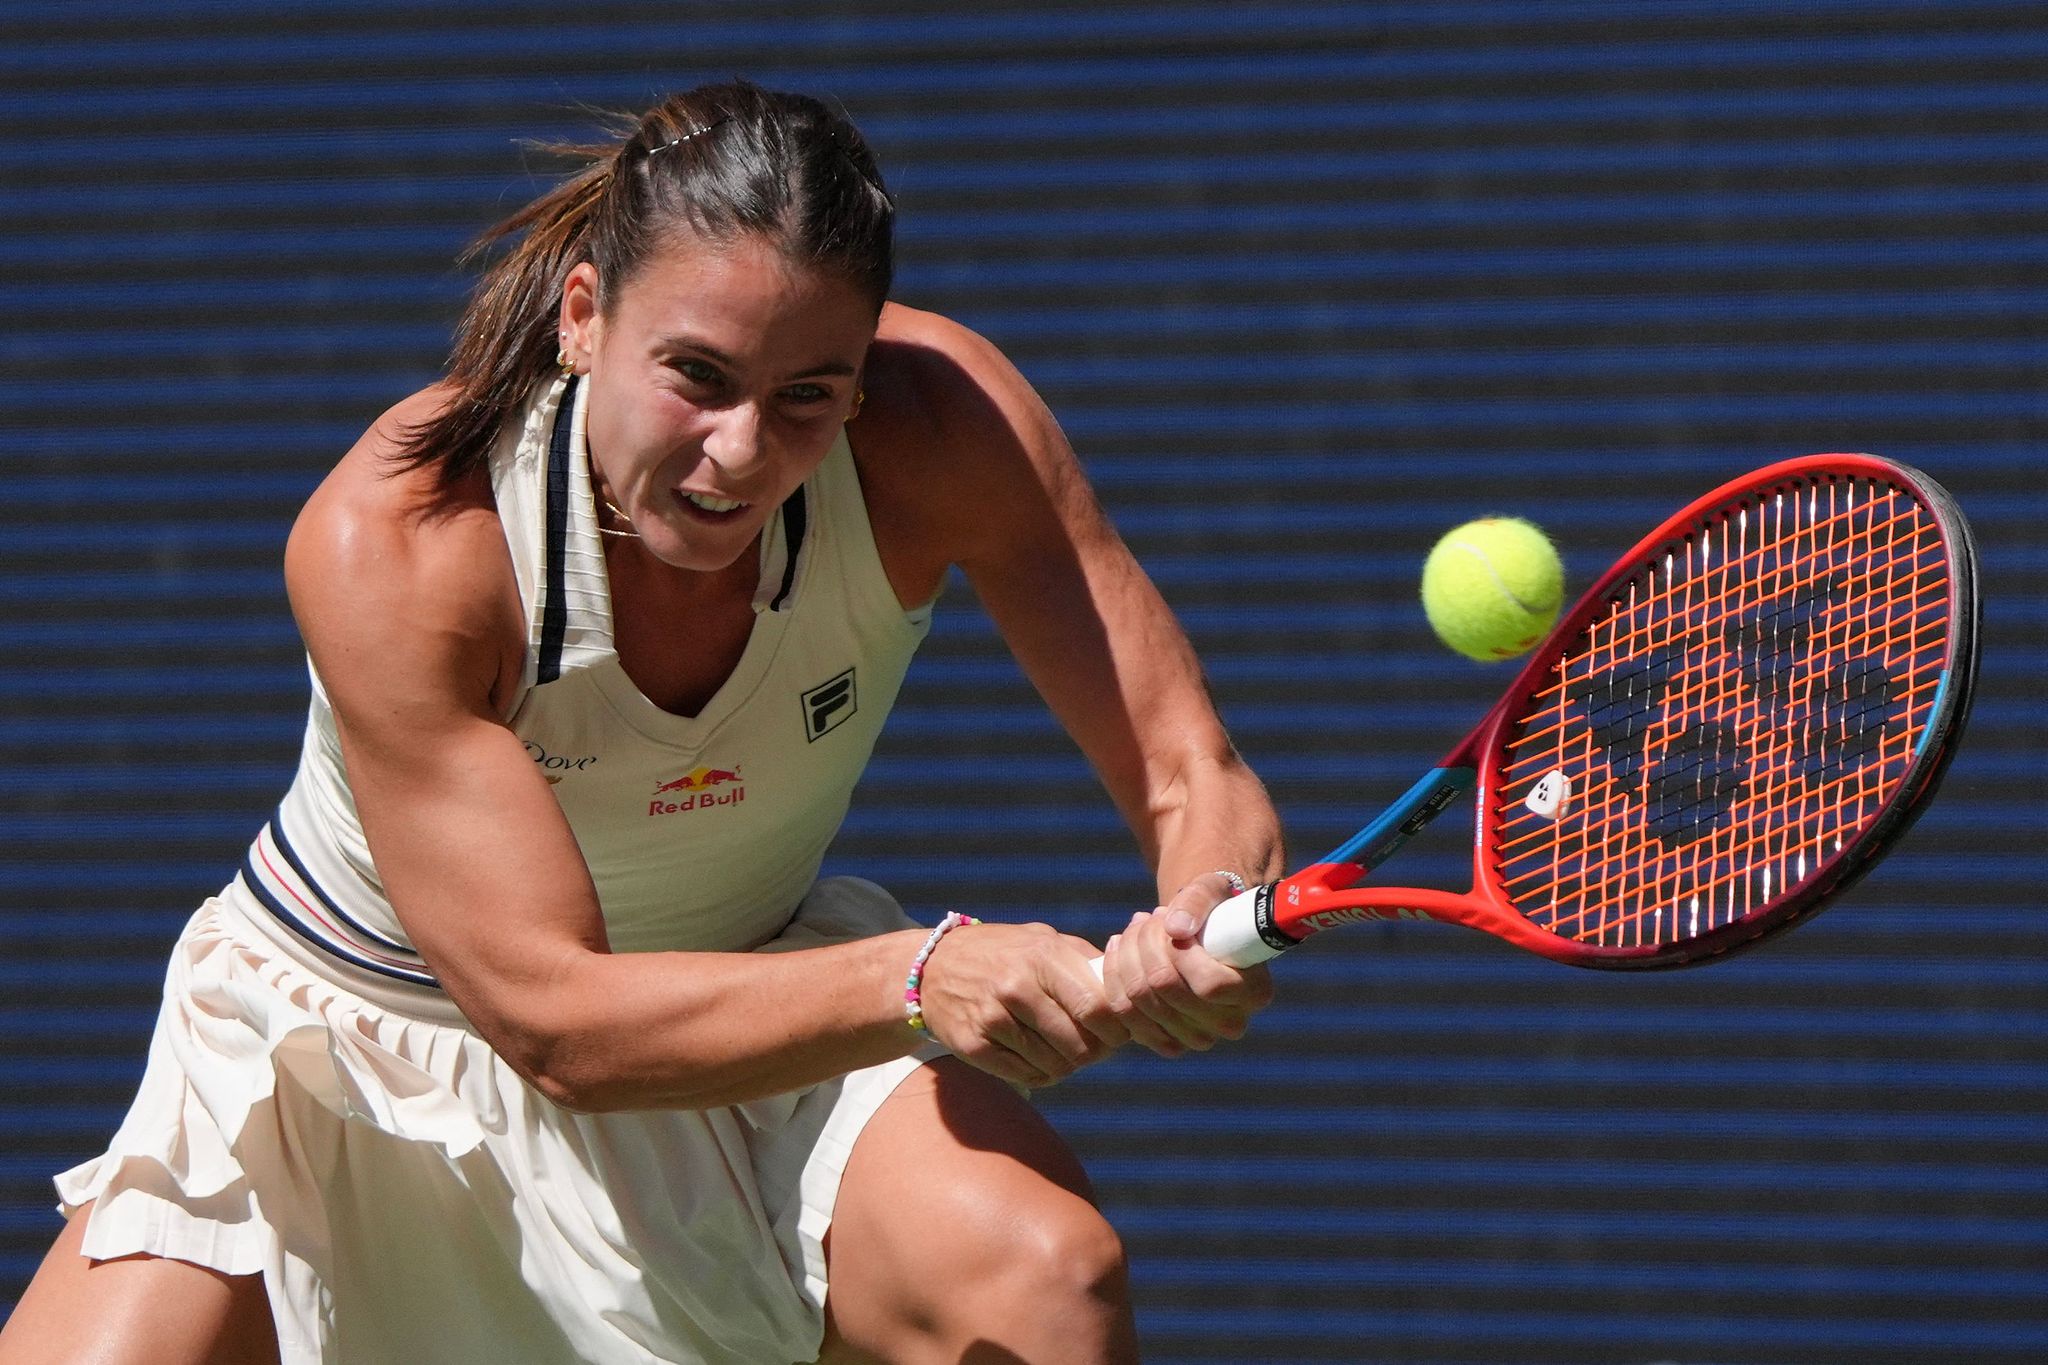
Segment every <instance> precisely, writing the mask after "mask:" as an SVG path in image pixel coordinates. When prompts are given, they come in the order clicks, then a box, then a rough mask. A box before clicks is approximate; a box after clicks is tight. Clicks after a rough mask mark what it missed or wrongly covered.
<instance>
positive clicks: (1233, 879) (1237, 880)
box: [1209, 867, 1245, 896]
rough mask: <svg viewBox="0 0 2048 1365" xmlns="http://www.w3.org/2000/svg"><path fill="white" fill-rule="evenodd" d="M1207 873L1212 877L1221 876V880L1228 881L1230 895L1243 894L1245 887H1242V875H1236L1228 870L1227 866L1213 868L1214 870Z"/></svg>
mask: <svg viewBox="0 0 2048 1365" xmlns="http://www.w3.org/2000/svg"><path fill="white" fill-rule="evenodd" d="M1209 875H1210V876H1212V877H1221V878H1223V880H1225V881H1227V882H1229V883H1230V894H1231V895H1233V896H1242V895H1243V894H1244V890H1245V887H1244V878H1242V877H1240V876H1238V875H1237V874H1236V873H1235V872H1232V871H1231V870H1230V869H1229V868H1227V867H1219V868H1217V869H1216V870H1215V871H1214V872H1212V873H1210V874H1209Z"/></svg>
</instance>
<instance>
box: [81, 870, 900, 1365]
mask: <svg viewBox="0 0 2048 1365" xmlns="http://www.w3.org/2000/svg"><path fill="white" fill-rule="evenodd" d="M246 896H247V893H246V892H243V891H241V890H240V889H239V888H236V887H231V888H230V889H229V891H228V892H225V893H223V894H222V895H221V896H219V897H216V898H214V899H212V900H209V901H208V902H207V903H206V904H205V905H204V906H202V907H201V908H200V910H199V912H198V913H197V914H196V915H194V916H193V918H192V920H191V922H190V923H189V924H188V925H187V926H186V928H185V931H184V933H183V934H182V935H181V936H180V938H179V940H178V943H177V946H176V948H175V950H174V951H173V954H172V957H171V965H170V972H169V975H168V978H167V980H166V982H165V988H164V1004H163V1010H162V1013H161V1014H160V1016H159V1018H158V1021H157V1028H156V1034H155V1036H154V1038H153V1039H152V1040H151V1042H150V1050H149V1064H148V1069H147V1071H146V1072H145V1074H144V1076H143V1080H142V1086H141V1089H140V1091H139V1092H138V1093H137V1095H136V1098H135V1103H134V1106H133V1107H132V1108H131V1109H130V1110H129V1112H128V1116H127V1118H126V1120H125V1121H124V1122H123V1123H122V1125H121V1128H120V1131H119V1132H117V1133H116V1134H115V1136H114V1139H113V1142H112V1143H111V1144H110V1146H109V1147H108V1149H107V1151H106V1153H105V1154H104V1155H102V1156H100V1157H97V1158H95V1159H94V1160H92V1161H88V1162H86V1163H85V1164H84V1165H82V1166H78V1167H75V1168H74V1169H72V1170H69V1171H66V1172H64V1173H63V1174H62V1175H60V1176H58V1177H57V1190H58V1194H59V1196H60V1199H61V1204H60V1207H61V1208H62V1210H63V1211H64V1213H65V1214H66V1216H69V1215H70V1214H71V1213H72V1212H74V1211H75V1210H76V1209H77V1208H78V1207H79V1206H80V1205H82V1204H85V1203H87V1202H89V1201H90V1202H92V1203H93V1209H92V1215H91V1223H90V1225H89V1227H88V1228H87V1230H86V1235H85V1243H84V1250H85V1254H86V1255H88V1256H92V1257H94V1258H106V1257H113V1256H126V1255H130V1254H133V1253H137V1252H148V1253H151V1254H154V1255H158V1256H170V1257H175V1258H177V1259H180V1260H185V1261H191V1262H194V1263H196V1264H199V1265H204V1266H210V1267H212V1268H214V1269H216V1270H219V1271H223V1272H225V1273H228V1274H237V1275H239V1274H256V1273H260V1274H261V1275H262V1276H263V1277H264V1282H265V1286H266V1288H267V1289H268V1291H269V1296H270V1301H271V1305H272V1312H273V1314H274V1316H275V1317H276V1320H277V1329H278V1337H279V1341H280V1343H281V1346H282V1355H283V1361H284V1365H307V1363H309V1362H317V1361H327V1362H331V1361H340V1362H346V1365H381V1363H382V1362H391V1363H392V1365H399V1363H400V1362H403V1365H419V1363H420V1362H427V1361H432V1362H438V1363H441V1365H454V1363H456V1362H468V1361H476V1362H489V1365H524V1363H525V1362H557V1361H559V1362H565V1363H566V1362H614V1361H616V1362H636V1363H638V1362H651V1361H662V1362H707V1363H709V1362H721V1363H722V1362H734V1363H735V1365H739V1363H742V1362H743V1363H744V1365H764V1363H766V1365H779V1363H780V1362H792V1361H808V1360H811V1359H812V1358H813V1357H814V1356H815V1355H816V1354H817V1350H818V1345H819V1341H820V1339H821V1336H822V1333H823V1325H824V1317H823V1311H824V1302H825V1291H826V1277H825V1253H824V1245H823V1243H824V1236H825V1231H826V1228H827V1227H828V1226H829V1225H830V1222H831V1219H832V1208H833V1204H834V1201H835V1200H836V1199H837V1197H838V1192H839V1181H840V1176H841V1174H842V1172H843V1171H844V1170H845V1167H846V1160H847V1157H848V1155H849V1154H850V1152H851V1149H852V1146H853V1142H854V1140H855V1139H856V1138H857V1137H858V1136H859V1135H860V1131H861V1128H862V1126H863V1125H865V1124H866V1122H867V1120H868V1119H869V1117H870V1116H872V1115H873V1114H874V1112H875V1110H876V1109H877V1108H878V1107H879V1106H880V1104H881V1103H882V1101H883V1100H884V1099H885V1098H887V1096H888V1094H889V1092H890V1091H891V1090H892V1089H894V1088H895V1086H896V1085H897V1083H898V1082H899V1081H901V1080H902V1079H903V1077H905V1076H906V1075H908V1074H910V1072H911V1071H912V1070H914V1069H915V1068H916V1067H917V1066H919V1065H921V1064H922V1061H923V1060H924V1059H925V1058H926V1057H929V1056H931V1055H935V1054H936V1053H937V1051H938V1049H936V1048H928V1049H927V1050H926V1053H925V1054H923V1055H922V1056H920V1057H913V1058H904V1059H902V1060H899V1061H896V1062H891V1063H887V1064H885V1065H882V1066H878V1067H872V1068H869V1069H867V1070H864V1071H858V1072H855V1073H853V1074H852V1075H849V1076H845V1077H842V1078H840V1079H838V1080H835V1081H830V1082H827V1083H825V1084H822V1085H818V1086H814V1087H812V1088H810V1089H808V1090H804V1091H799V1092H795V1093H792V1094H788V1095H781V1096H776V1097H774V1098H772V1099H767V1100H760V1101H755V1102H753V1103H749V1104H742V1105H736V1106H732V1107H729V1108H721V1109H707V1110H667V1109H664V1110H645V1111H634V1112H628V1113H608V1114H575V1113H570V1112H569V1111H567V1110H564V1109H561V1108H559V1107H557V1106H556V1105H554V1104H553V1103H551V1102H550V1101H548V1100H547V1099H546V1098H544V1097H543V1096H541V1095H540V1094H539V1093H538V1092H537V1091H535V1090H534V1089H533V1088H532V1087H531V1086H530V1085H528V1084H527V1083H526V1082H525V1081H524V1080H523V1079H521V1078H520V1077H519V1076H518V1075H517V1074H516V1073H515V1072H514V1071H513V1070H512V1068H511V1067H509V1066H507V1065H506V1064H505V1062H504V1061H503V1060H502V1059H500V1058H499V1057H498V1055H497V1054H496V1053H495V1052H494V1051H492V1049H491V1048H490V1047H489V1045H487V1044H486V1043H485V1042H484V1041H483V1040H482V1039H481V1038H479V1037H478V1036H477V1035H476V1034H475V1033H474V1032H473V1031H471V1030H470V1029H469V1027H468V1026H467V1025H466V1024H465V1023H464V1022H463V1020H462V1017H461V1015H460V1014H459V1013H457V1012H456V1011H455V1009H454V1007H453V1006H452V1005H451V1004H448V1003H447V1001H446V998H445V997H443V996H439V995H438V994H437V993H431V992H427V991H424V990H419V989H415V988H413V987H410V986H405V985H403V984H399V983H384V982H382V980H381V979H380V978H364V977H360V976H352V975H350V973H348V972H347V971H345V970H344V971H337V970H335V969H336V968H337V967H340V966H342V964H338V963H334V962H332V961H331V960H329V959H326V958H324V957H321V956H318V950H317V949H313V948H311V947H309V946H307V945H304V944H302V943H299V942H298V941H297V940H295V939H293V938H291V936H290V935H289V932H288V931H286V930H285V929H283V928H282V927H281V926H279V925H278V924H277V923H276V922H275V921H274V920H271V919H270V918H269V916H268V915H267V913H266V912H264V911H263V910H262V909H261V908H260V907H258V906H256V905H255V904H254V902H253V901H248V900H247V899H246ZM910 924H911V921H910V920H909V919H908V918H907V917H905V916H904V914H903V912H902V910H901V908H900V907H898V906H897V904H896V902H895V900H894V899H893V898H891V897H890V896H889V895H888V893H887V892H885V891H883V890H882V889H881V888H880V887H877V886H875V885H873V884H872V883H869V882H864V881H860V880H859V879H856V878H828V879H826V880H824V881H821V882H819V883H818V885H817V886H816V887H815V888H814V889H813V891H812V893H811V895H810V896H809V897H807V898H806V900H805V901H804V904H803V906H802V907H801V908H800V909H799V911H798V913H797V918H796V920H795V921H794V922H793V923H792V924H791V926H790V928H789V930H788V931H787V932H785V934H784V935H783V936H782V937H781V938H780V939H778V940H776V942H774V943H773V944H770V945H768V946H769V948H778V949H779V948H795V947H806V946H814V945H816V944H819V943H825V942H833V941H839V940H843V939H848V938H858V937H864V936H867V935H871V934H878V933H886V932H890V931H892V930H896V929H900V928H904V927H908V926H909V925H910ZM344 980H345V981H346V982H347V984H346V985H344V984H341V982H342V981H344Z"/></svg>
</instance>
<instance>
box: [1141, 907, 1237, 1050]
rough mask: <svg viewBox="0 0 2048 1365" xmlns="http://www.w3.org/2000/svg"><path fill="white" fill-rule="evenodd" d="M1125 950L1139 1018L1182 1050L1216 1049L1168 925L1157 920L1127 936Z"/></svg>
mask: <svg viewBox="0 0 2048 1365" xmlns="http://www.w3.org/2000/svg"><path fill="white" fill-rule="evenodd" d="M1123 950H1124V953H1125V954H1126V956H1128V957H1131V958H1133V959H1134V961H1133V962H1132V963H1130V964H1129V965H1127V966H1126V968H1125V972H1126V977H1125V979H1126V981H1128V982H1130V983H1131V984H1130V986H1129V993H1130V998H1131V1003H1132V1005H1133V1006H1135V1007H1136V1010H1137V1014H1138V1016H1139V1017H1142V1018H1144V1019H1146V1020H1149V1021H1150V1022H1151V1023H1152V1024H1153V1025H1154V1026H1155V1027H1156V1028H1157V1029H1159V1030H1160V1031H1161V1032H1163V1033H1164V1034H1166V1036H1167V1037H1169V1038H1171V1039H1172V1040H1173V1042H1174V1043H1175V1044H1177V1045H1178V1046H1179V1047H1180V1048H1181V1049H1187V1048H1193V1049H1195V1050H1197V1051H1202V1050H1206V1049H1207V1048H1209V1047H1210V1046H1211V1045H1213V1044H1214V1042H1215V1038H1214V1036H1213V1035H1212V1034H1211V1033H1210V1031H1209V1030H1207V1029H1206V1028H1204V1027H1202V1026H1201V1024H1200V1021H1199V1015H1200V1011H1201V1002H1200V1001H1199V1000H1198V999H1197V998H1196V997H1195V995H1194V993H1193V992H1192V991H1191V990H1189V989H1188V984H1187V981H1186V980H1185V979H1184V978H1183V977H1182V975H1181V970H1180V964H1179V963H1178V962H1177V961H1176V957H1177V956H1178V954H1177V953H1176V951H1175V949H1174V945H1173V943H1172V941H1171V940H1170V939H1168V937H1167V935H1166V931H1165V924H1164V922H1163V921H1162V920H1160V919H1158V918H1155V919H1153V920H1152V921H1150V922H1148V923H1147V924H1145V925H1143V926H1140V928H1139V929H1137V930H1134V931H1133V932H1131V933H1129V934H1126V935H1125V936H1124V943H1123ZM1133 1031H1134V1032H1135V1029H1134V1030H1133ZM1162 1055H1178V1054H1162Z"/></svg>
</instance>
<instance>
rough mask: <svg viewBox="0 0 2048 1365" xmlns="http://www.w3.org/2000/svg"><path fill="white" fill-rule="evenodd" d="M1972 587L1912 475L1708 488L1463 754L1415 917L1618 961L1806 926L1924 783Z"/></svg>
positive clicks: (1913, 810) (1822, 471) (1967, 569)
mask: <svg viewBox="0 0 2048 1365" xmlns="http://www.w3.org/2000/svg"><path fill="white" fill-rule="evenodd" d="M1977 594H1978V588H1977V561H1976V550H1975V545H1974V542H1973V540H1972V538H1971V535H1970V530H1969V525H1968V523H1967V522H1966V521H1965V520H1964V518H1963V516H1962V514H1961V512H1960V510H1959V509H1958V508H1957V507H1956V504H1955V502H1954V500H1953V499H1952V498H1951V497H1950V496H1949V495H1948V493H1947V492H1946V491H1945V490H1943V489H1942V488H1941V487H1940V486H1939V485H1938V484H1936V483H1935V482H1934V481H1933V480H1932V479H1930V478H1928V477H1927V476H1926V475H1925V474H1922V473H1920V472H1919V471H1917V470H1914V469H1910V468H1907V467H1905V466H1903V465H1898V464H1895V463H1892V462H1890V461H1887V460H1882V459H1879V458H1876V457H1873V456H1868V455H1815V456H1808V457H1805V458H1803V459H1798V460H1788V461H1785V462H1783V463H1780V464H1776V465H1772V466H1769V467H1767V468H1764V469H1761V470H1757V471H1755V472H1754V473H1751V474H1748V475H1745V476H1743V477H1742V478H1739V479H1736V480H1733V481H1731V482H1729V483H1727V484H1724V485H1723V486H1722V487H1720V488H1717V489H1715V490H1714V491H1713V492H1711V493H1709V494H1707V495H1706V496H1705V497H1702V498H1700V499H1699V500H1697V501H1696V502H1694V503H1693V504H1692V505H1691V506H1689V507H1686V508H1685V509H1683V510H1682V511H1680V512H1679V513H1677V514H1676V515H1674V516H1673V517H1671V518H1670V519H1668V520H1667V521H1666V522H1665V523H1664V524H1663V525H1662V526H1660V527H1658V528H1657V529H1656V530H1655V531H1653V532H1651V533H1650V534H1649V535H1648V536H1646V537H1644V538H1643V540H1642V541H1641V542H1640V543H1639V544H1637V546H1636V547H1635V548H1634V549H1633V550H1631V551H1630V552H1629V553H1628V554H1627V555H1625V556H1623V557H1622V559H1621V560H1619V561H1618V562H1617V563H1616V565H1615V567H1614V568H1613V569H1611V570H1610V571H1609V572H1608V573H1607V574H1606V575H1605V576H1604V577H1602V578H1601V579H1600V580H1599V581H1598V582H1596V583H1595V584H1594V585H1593V586H1592V587H1591V588H1590V589H1589V590H1588V591H1587V592H1586V593H1585V595H1584V596H1582V597H1581V598H1580V599H1579V600H1578V602H1577V603H1576V604H1574V606H1573V607H1572V608H1571V610H1570V611H1569V612H1567V613H1566V614H1565V615H1564V616H1563V618H1562V619H1561V620H1560V621H1559V623H1558V625H1557V627H1556V628H1555V629H1554V630H1553V632H1552V633H1551V635H1550V636H1549V637H1548V638H1547V639H1546V640H1545V641H1544V643H1543V644H1542V645H1541V646H1539V648H1538V649H1537V651H1536V653H1535V656H1534V657H1533V658H1532V659H1531V661H1530V662H1529V664H1528V665H1527V666H1526V667H1525V668H1524V670H1523V671H1522V673H1521V674H1520V675H1519V676H1518V677H1517V678H1516V680H1515V682H1514V683H1513V684H1512V685H1511V686H1510V688H1509V689H1508V692H1507V693H1506V695H1505V696H1503V698H1502V699H1501V701H1500V703H1499V704H1498V705H1497V706H1496V707H1495V709H1494V710H1493V711H1492V712H1491V713H1490V714H1489V716H1488V718H1487V720H1486V722H1485V723H1484V724H1482V726H1481V727H1480V728H1479V729H1478V730H1476V731H1475V732H1474V734H1473V736H1472V738H1471V739H1470V740H1468V741H1467V744H1466V745H1465V746H1462V749H1461V753H1462V754H1463V755H1464V756H1465V757H1466V758H1468V759H1469V761H1470V762H1472V763H1473V765H1474V766H1475V767H1476V769H1477V785H1478V791H1477V802H1478V810H1477V827H1476V832H1475V838H1474V896H1473V897H1472V898H1469V899H1468V900H1467V902H1466V905H1465V908H1464V909H1463V910H1462V912H1460V913H1458V914H1456V915H1455V916H1452V915H1448V914H1444V913H1443V910H1444V909H1448V908H1450V907H1449V906H1445V907H1434V906H1431V907H1421V908H1424V909H1426V910H1427V912H1428V913H1431V914H1432V915H1435V916H1437V917H1440V918H1452V917H1455V918H1458V919H1460V920H1463V921H1464V922H1467V923H1472V924H1475V925H1477V926H1478V927H1482V928H1488V929H1490V930H1491V931H1492V932H1495V933H1500V934H1502V936H1503V937H1507V938H1510V939H1511V940H1512V941H1514V942H1517V943H1519V944H1521V945H1522V946H1524V947H1528V948H1531V949H1533V950H1535V951H1537V952H1541V953H1543V954H1545V955H1546V956H1549V957H1553V958H1556V959H1558V960H1560V961H1565V962H1570V963H1573V964H1574V965H1579V966H1588V967H1607V968H1622V969H1628V968H1659V967H1675V966H1683V965H1687V964H1690V963H1696V962H1701V961H1705V960H1708V959H1711V958H1715V957H1718V956H1721V955H1723V954H1726V953H1728V952H1731V951H1733V950H1735V949H1738V948H1741V947H1743V946H1746V945H1748V944H1752V943H1754V942H1756V941H1757V940H1759V939H1761V938H1762V937H1764V936H1765V935H1768V934H1770V933H1773V932H1775V931H1778V930H1782V929H1784V928H1786V927H1788V926H1790V925H1791V924H1793V923H1795V922H1798V921H1799V920H1801V919H1803V918H1805V917H1807V916H1809V915H1810V914H1812V913H1813V912H1814V911H1815V910H1817V909H1818V908H1820V907H1821V906H1822V905H1823V904H1825V903H1826V902H1827V900H1828V899H1829V898H1830V897H1831V896H1833V895H1834V894H1836V893H1838V892H1839V891H1841V890H1842V889H1844V888H1845V887H1847V886H1848V885H1850V884H1851V883H1852V882H1854V881H1855V880H1856V878H1858V877H1859V876H1861V875H1862V874H1863V873H1864V872H1866V871H1867V870H1868V869H1869V868H1870V867H1871V866H1873V865H1874V864H1875V863H1876V862H1877V861H1878V859H1879V858H1881V857H1882V856H1883V854H1884V852H1885V851H1886V850H1888V849H1889V848H1890V847H1891V846H1892V845H1893V844H1894V843H1896V842H1897V840H1898V838H1899V837H1900V836H1901V835H1902V834H1904V833H1905V831H1906V830H1907V829H1908V828H1909V827H1910V826H1911V824H1912V822H1913V820H1914V818H1915V817H1916V816H1917V815H1918V813H1919V812H1920V810H1922V809H1923V808H1924V807H1925V805H1926V803H1927V801H1928V800H1929V799H1930V798H1931V797H1932V796H1933V794H1934V792H1935V790H1936V788H1937V787H1938V786H1939V783H1940V780H1941V777H1942V775H1943V773H1944V772H1945V771H1946V770H1947V767H1948V763H1949V759H1950V757H1951V756H1952V755H1953V753H1954V751H1955V746H1956V743H1957V741H1958V740H1959V738H1960V737H1961V734H1962V730H1963V725H1964V722H1965V720H1966V718H1967V716H1968V713H1969V706H1970V699H1971V696H1972V693H1973V691H1974V685H1975V680H1976V662H1977V640H1978V619H1979V606H1978V596H1977ZM1431 899H1432V900H1434V899H1436V898H1435V897H1432V898H1431ZM1473 900H1480V901H1485V902H1489V903H1490V908H1489V912H1479V911H1478V909H1477V907H1476V906H1473V905H1471V903H1470V902H1471V901H1473ZM1501 911H1505V912H1509V913H1508V914H1507V915H1505V916H1503V915H1501V914H1499V913H1498V912H1501ZM1513 921H1520V922H1519V923H1515V922H1513Z"/></svg>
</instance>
